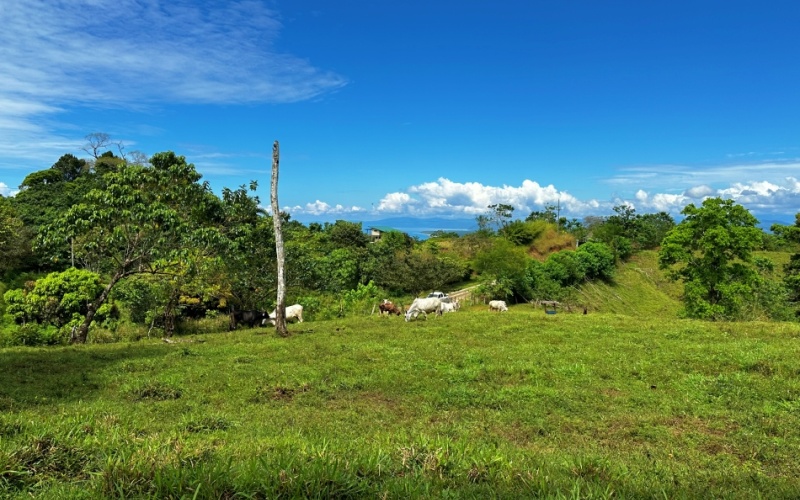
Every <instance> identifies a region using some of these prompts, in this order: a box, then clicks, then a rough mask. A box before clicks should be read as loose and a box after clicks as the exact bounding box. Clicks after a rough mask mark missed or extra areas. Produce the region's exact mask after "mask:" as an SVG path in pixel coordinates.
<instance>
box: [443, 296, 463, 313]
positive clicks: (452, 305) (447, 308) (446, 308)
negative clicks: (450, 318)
mask: <svg viewBox="0 0 800 500" xmlns="http://www.w3.org/2000/svg"><path fill="white" fill-rule="evenodd" d="M460 308H461V304H459V302H458V299H455V300H452V301H450V302H442V314H444V313H448V312H456V311H458V310H459V309H460Z"/></svg>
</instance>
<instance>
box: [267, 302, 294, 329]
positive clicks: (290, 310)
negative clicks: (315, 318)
mask: <svg viewBox="0 0 800 500" xmlns="http://www.w3.org/2000/svg"><path fill="white" fill-rule="evenodd" d="M275 313H276V311H275V310H274V309H273V311H272V312H271V313H269V317H268V318H264V321H263V322H262V324H264V325H266V324H267V321H269V322H270V323H272V326H275V318H276V317H277V316H276V315H275ZM294 319H296V320H297V321H299V322H300V323H302V322H303V306H301V305H300V304H294V305H291V306H286V321H287V322H291V321H292V320H294Z"/></svg>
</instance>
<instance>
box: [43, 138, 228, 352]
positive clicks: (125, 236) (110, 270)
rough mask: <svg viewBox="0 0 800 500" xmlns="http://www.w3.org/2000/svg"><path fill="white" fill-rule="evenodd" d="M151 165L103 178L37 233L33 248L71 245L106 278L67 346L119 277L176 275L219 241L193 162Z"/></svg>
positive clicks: (164, 159) (214, 205)
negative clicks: (101, 183)
mask: <svg viewBox="0 0 800 500" xmlns="http://www.w3.org/2000/svg"><path fill="white" fill-rule="evenodd" d="M150 163H151V165H152V166H135V165H123V166H122V167H121V168H120V169H119V170H118V171H114V172H110V173H108V174H106V175H105V176H104V179H103V181H104V188H103V189H94V190H92V191H90V192H88V193H87V194H86V195H85V196H84V198H83V200H82V201H81V202H80V203H78V204H76V205H74V206H73V207H71V208H70V209H69V210H67V211H66V213H64V214H62V215H61V216H60V217H58V218H56V219H55V220H53V221H51V223H50V224H49V225H47V226H46V227H45V228H44V229H43V232H42V235H41V239H40V240H39V243H40V245H42V246H43V247H52V246H53V245H59V244H61V242H64V241H74V252H75V257H76V259H78V260H79V261H80V262H83V263H84V264H85V265H86V267H87V268H88V269H91V270H94V271H96V272H100V273H104V274H106V275H107V276H108V282H107V284H106V286H105V287H104V288H103V290H102V291H101V292H100V294H99V295H98V296H97V297H96V298H95V299H94V300H93V301H92V302H91V303H90V304H89V305H88V307H87V311H86V314H85V316H84V320H83V322H82V323H81V325H80V326H79V328H78V329H77V331H76V333H75V335H74V337H73V338H72V339H71V340H72V341H73V342H80V343H83V342H85V341H86V338H87V335H88V331H89V326H90V325H91V322H92V320H93V318H94V316H95V314H96V313H97V311H98V309H99V308H100V307H101V306H102V305H103V304H104V303H105V301H106V300H107V298H108V296H109V293H110V292H111V290H112V289H113V288H114V286H115V285H116V284H117V283H118V282H119V281H120V280H122V279H124V278H126V277H128V276H132V275H135V274H141V273H151V274H173V273H176V272H181V270H182V269H184V268H185V267H186V266H191V265H192V262H191V261H190V257H191V256H193V255H196V251H197V249H201V250H202V249H206V248H209V249H210V248H212V244H216V245H219V244H221V241H220V237H219V233H218V231H217V230H216V227H215V225H214V223H215V222H218V221H215V220H213V215H214V214H215V212H218V211H219V200H218V198H216V197H215V196H214V195H213V194H211V192H210V188H209V186H208V184H207V183H204V184H201V183H200V182H199V181H200V178H201V175H200V174H199V173H197V171H196V170H195V168H194V165H192V164H189V163H186V159H185V158H184V157H182V156H176V155H175V154H174V153H172V152H165V153H158V154H156V155H154V156H153V157H152V158H151V160H150Z"/></svg>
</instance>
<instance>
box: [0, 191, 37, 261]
mask: <svg viewBox="0 0 800 500" xmlns="http://www.w3.org/2000/svg"><path fill="white" fill-rule="evenodd" d="M32 236H33V235H32V234H31V232H30V230H29V229H28V228H27V227H26V226H25V223H24V222H23V221H22V219H20V218H19V217H18V216H17V212H16V210H15V209H14V206H13V205H12V203H11V201H10V200H9V199H8V198H4V197H2V196H0V273H2V274H5V273H7V272H10V271H13V270H15V269H18V268H19V267H20V265H21V264H22V262H23V261H25V260H26V259H28V258H30V256H31V238H32Z"/></svg>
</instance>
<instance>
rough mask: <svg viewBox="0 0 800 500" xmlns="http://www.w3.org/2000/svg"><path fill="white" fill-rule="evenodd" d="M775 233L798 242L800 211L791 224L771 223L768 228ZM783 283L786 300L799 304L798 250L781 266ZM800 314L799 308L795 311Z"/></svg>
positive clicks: (782, 238)
mask: <svg viewBox="0 0 800 500" xmlns="http://www.w3.org/2000/svg"><path fill="white" fill-rule="evenodd" d="M770 229H771V230H772V232H773V233H775V235H776V236H777V237H778V238H780V239H781V240H783V241H786V242H789V243H794V244H797V243H800V213H797V214H796V215H795V223H794V225H793V226H785V225H782V224H773V225H772V227H771V228H770ZM783 273H784V275H783V283H784V286H785V287H786V291H787V295H788V301H789V302H790V303H792V304H795V305H797V304H800V252H797V253H795V254H793V255H792V256H791V257H790V258H789V262H788V263H787V264H785V265H784V267H783ZM795 313H796V315H797V316H800V309H798V310H796V311H795Z"/></svg>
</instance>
